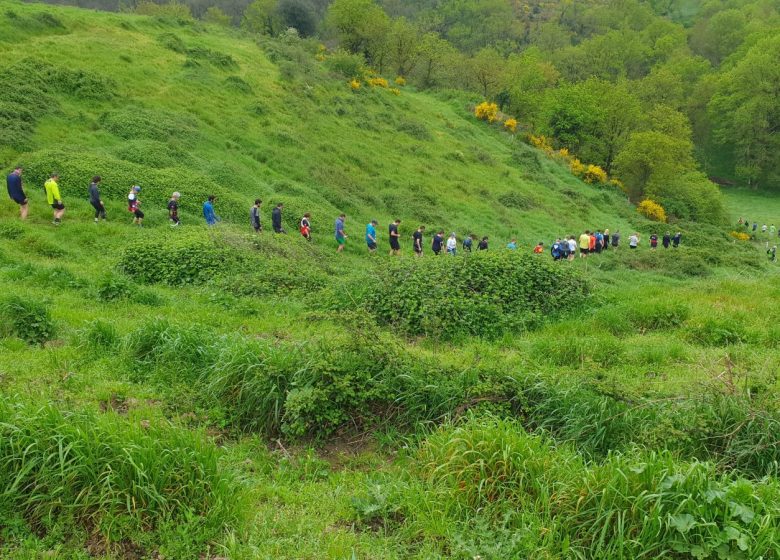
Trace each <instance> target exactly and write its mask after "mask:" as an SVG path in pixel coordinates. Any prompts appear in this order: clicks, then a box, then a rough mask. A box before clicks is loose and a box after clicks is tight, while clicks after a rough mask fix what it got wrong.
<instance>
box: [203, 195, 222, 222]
mask: <svg viewBox="0 0 780 560" xmlns="http://www.w3.org/2000/svg"><path fill="white" fill-rule="evenodd" d="M216 200H217V197H216V196H214V195H213V194H210V195H209V198H208V200H206V202H204V203H203V217H204V218H206V223H207V224H208V225H209V226H215V225H217V222H219V221H221V218H220V217H219V216H217V213H216V212H215V211H214V202H216Z"/></svg>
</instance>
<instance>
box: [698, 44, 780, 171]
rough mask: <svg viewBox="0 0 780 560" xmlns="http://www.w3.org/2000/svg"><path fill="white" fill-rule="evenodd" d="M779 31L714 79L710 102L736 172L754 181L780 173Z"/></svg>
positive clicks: (721, 139)
mask: <svg viewBox="0 0 780 560" xmlns="http://www.w3.org/2000/svg"><path fill="white" fill-rule="evenodd" d="M778 60H780V36H778V35H775V36H769V37H767V38H765V39H764V40H761V41H759V42H758V43H757V44H756V45H755V46H754V47H753V48H751V49H750V50H749V51H748V52H747V54H746V55H745V57H744V58H743V59H742V60H740V61H739V62H738V63H737V64H736V65H735V66H734V67H733V68H732V69H731V70H730V71H728V72H727V73H725V74H724V75H723V76H722V78H721V80H720V81H719V83H718V86H717V90H716V92H715V94H714V96H713V98H712V101H711V102H710V104H709V107H708V110H709V114H710V118H711V119H712V121H713V122H714V124H715V135H716V139H717V141H718V142H719V143H720V144H721V145H723V146H726V147H728V148H729V149H730V150H731V151H732V153H733V155H734V158H735V163H736V165H735V172H736V174H737V175H738V176H739V177H741V178H743V179H744V180H745V181H746V182H747V183H748V185H751V186H758V185H760V184H762V183H764V182H767V181H768V180H769V179H770V177H775V176H780V103H778V99H780V65H778V63H777V61H778Z"/></svg>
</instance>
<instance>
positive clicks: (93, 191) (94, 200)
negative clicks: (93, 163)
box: [89, 175, 106, 223]
mask: <svg viewBox="0 0 780 560" xmlns="http://www.w3.org/2000/svg"><path fill="white" fill-rule="evenodd" d="M100 181H101V178H100V175H95V176H94V177H92V182H91V183H90V184H89V203H90V204H91V205H92V208H94V209H95V223H98V222H99V221H100V220H101V219H103V220H105V219H106V207H105V206H103V201H102V200H101V199H100Z"/></svg>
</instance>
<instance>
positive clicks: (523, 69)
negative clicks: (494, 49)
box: [499, 47, 560, 124]
mask: <svg viewBox="0 0 780 560" xmlns="http://www.w3.org/2000/svg"><path fill="white" fill-rule="evenodd" d="M559 77H560V74H559V72H558V70H557V69H556V68H555V66H553V64H552V63H551V62H548V61H546V60H544V59H543V57H542V53H541V51H540V50H539V49H538V48H536V47H531V48H529V49H526V50H525V51H523V52H522V53H521V54H513V55H511V56H510V57H509V59H508V60H507V61H506V64H505V70H504V72H503V74H502V76H501V84H500V86H499V89H500V90H501V91H506V92H507V93H508V94H509V102H508V105H509V107H510V108H511V110H512V111H513V112H514V113H515V114H517V115H522V117H523V120H524V121H526V122H529V123H531V124H534V123H535V120H536V119H537V118H538V116H539V114H540V112H541V107H542V100H543V97H544V94H545V92H547V91H548V90H549V89H551V88H553V87H555V85H557V83H558V79H559Z"/></svg>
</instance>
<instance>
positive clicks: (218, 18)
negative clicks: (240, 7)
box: [203, 6, 231, 27]
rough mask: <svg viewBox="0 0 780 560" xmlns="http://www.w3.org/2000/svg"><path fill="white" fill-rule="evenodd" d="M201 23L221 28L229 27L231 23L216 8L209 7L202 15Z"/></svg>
mask: <svg viewBox="0 0 780 560" xmlns="http://www.w3.org/2000/svg"><path fill="white" fill-rule="evenodd" d="M203 21H205V22H206V23H213V24H216V25H221V26H223V27H229V26H230V23H231V22H230V16H229V15H227V14H226V13H225V12H223V11H222V10H220V9H219V8H217V7H216V6H210V7H209V8H208V9H207V10H206V13H205V14H203Z"/></svg>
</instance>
